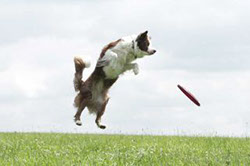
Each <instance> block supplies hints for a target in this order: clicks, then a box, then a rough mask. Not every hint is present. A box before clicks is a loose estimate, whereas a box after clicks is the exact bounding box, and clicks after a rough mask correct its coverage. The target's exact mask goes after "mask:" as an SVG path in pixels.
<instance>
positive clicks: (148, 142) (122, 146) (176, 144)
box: [0, 133, 250, 166]
mask: <svg viewBox="0 0 250 166" xmlns="http://www.w3.org/2000/svg"><path fill="white" fill-rule="evenodd" d="M0 165H1V166H6V165H25V166H26V165H39V166H40V165H60V166H63V165H108V166H111V165H143V166H144V165H250V140H249V139H248V138H220V137H184V136H128V135H92V134H89V135H88V134H87V135H86V134H56V133H0Z"/></svg>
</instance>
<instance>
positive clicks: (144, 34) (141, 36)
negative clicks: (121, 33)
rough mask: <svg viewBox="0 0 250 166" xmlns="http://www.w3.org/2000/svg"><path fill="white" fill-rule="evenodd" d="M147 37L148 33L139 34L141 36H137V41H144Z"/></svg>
mask: <svg viewBox="0 0 250 166" xmlns="http://www.w3.org/2000/svg"><path fill="white" fill-rule="evenodd" d="M147 35H148V31H145V32H143V33H141V34H139V35H138V36H137V39H136V40H143V39H145V38H146V37H147Z"/></svg>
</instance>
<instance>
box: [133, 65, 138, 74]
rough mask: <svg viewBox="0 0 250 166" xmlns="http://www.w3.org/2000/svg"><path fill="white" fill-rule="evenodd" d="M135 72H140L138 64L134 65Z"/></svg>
mask: <svg viewBox="0 0 250 166" xmlns="http://www.w3.org/2000/svg"><path fill="white" fill-rule="evenodd" d="M133 72H134V74H135V75H137V74H139V66H138V64H135V65H134V68H133Z"/></svg>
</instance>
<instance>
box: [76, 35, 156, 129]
mask: <svg viewBox="0 0 250 166" xmlns="http://www.w3.org/2000/svg"><path fill="white" fill-rule="evenodd" d="M149 46H150V37H149V36H148V31H145V32H143V33H141V34H139V35H132V36H127V37H123V38H121V39H119V40H116V41H114V42H111V43H109V44H108V45H106V46H105V47H104V48H103V49H102V52H101V54H100V57H99V59H98V61H97V64H96V67H95V70H94V71H93V73H92V74H91V75H90V76H89V77H88V79H87V80H86V81H83V80H82V72H83V70H84V69H85V68H87V67H89V65H90V64H89V63H87V62H85V61H84V60H83V59H81V58H79V57H75V58H74V63H75V77H74V88H75V91H76V92H78V94H77V95H76V97H75V100H74V106H75V107H76V108H77V112H76V114H75V116H74V121H75V123H76V125H79V126H80V125H82V122H81V119H80V116H81V113H82V111H83V110H84V108H85V107H87V108H88V110H89V112H90V113H95V114H96V120H95V122H96V124H97V126H98V127H99V128H101V129H105V128H106V126H105V125H101V124H100V121H101V117H102V115H103V114H104V111H105V108H106V105H107V103H108V101H109V97H108V95H107V94H108V90H109V88H110V87H111V86H112V85H113V84H114V83H115V82H116V81H117V79H118V78H119V76H120V75H121V74H122V73H124V72H125V71H127V70H133V72H134V74H135V75H137V74H138V72H139V68H138V64H137V63H132V62H134V61H135V60H136V59H138V58H142V57H144V56H147V55H153V54H154V53H155V52H156V50H155V49H152V48H150V47H149Z"/></svg>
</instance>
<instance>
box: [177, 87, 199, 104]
mask: <svg viewBox="0 0 250 166" xmlns="http://www.w3.org/2000/svg"><path fill="white" fill-rule="evenodd" d="M177 87H178V88H179V89H180V90H181V91H182V92H183V93H184V95H186V96H187V97H188V98H189V99H190V100H191V101H192V102H193V103H194V104H196V105H197V106H200V103H199V101H198V100H197V99H196V98H195V97H194V95H192V93H190V92H188V91H187V90H186V89H184V88H183V87H182V86H180V85H177Z"/></svg>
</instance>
